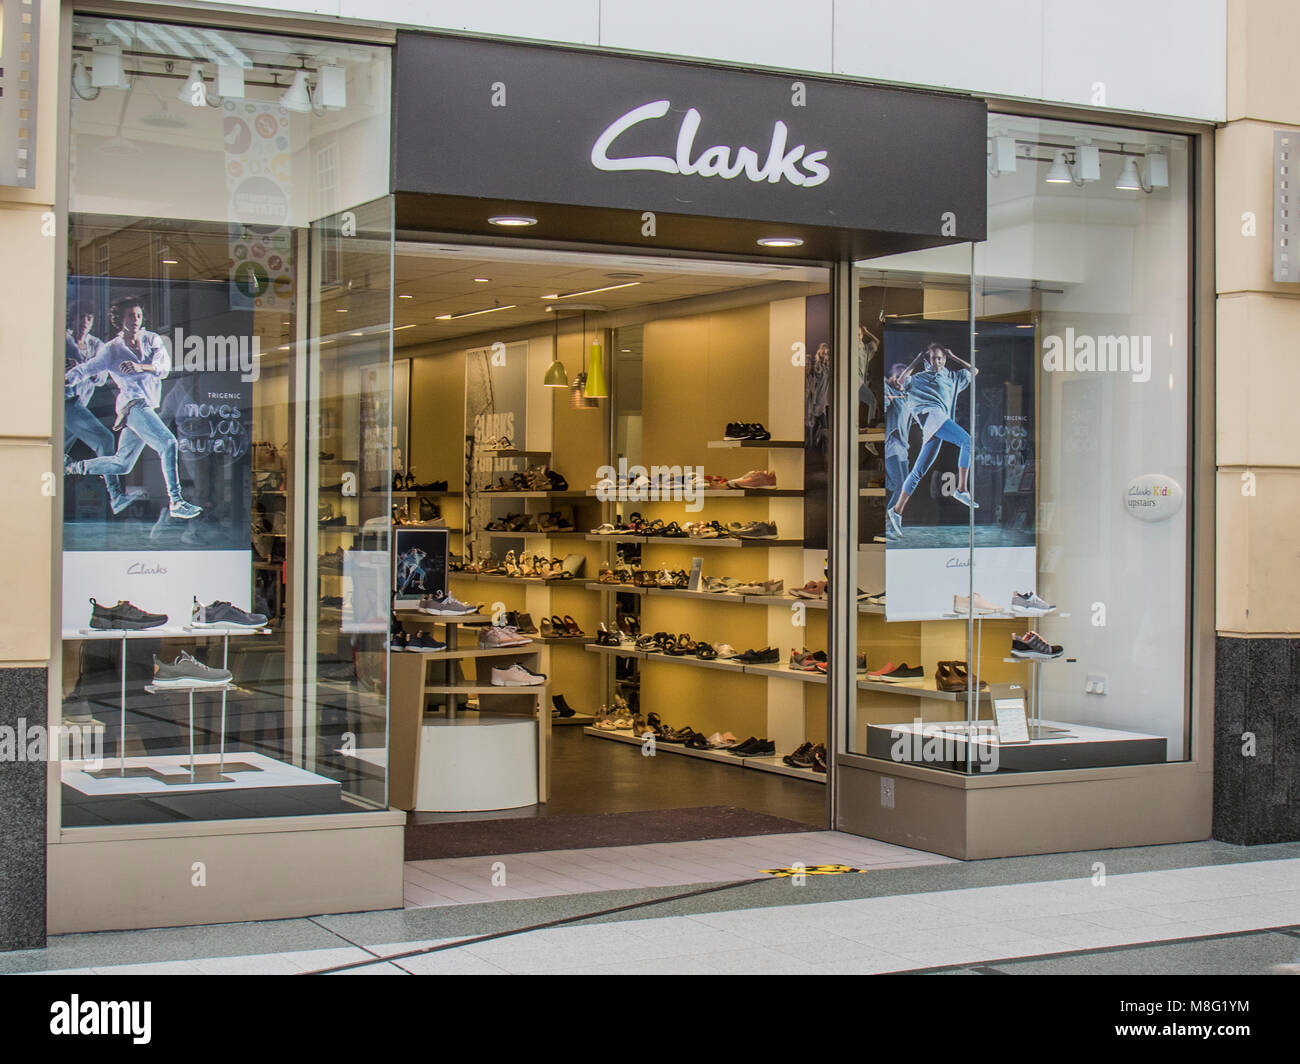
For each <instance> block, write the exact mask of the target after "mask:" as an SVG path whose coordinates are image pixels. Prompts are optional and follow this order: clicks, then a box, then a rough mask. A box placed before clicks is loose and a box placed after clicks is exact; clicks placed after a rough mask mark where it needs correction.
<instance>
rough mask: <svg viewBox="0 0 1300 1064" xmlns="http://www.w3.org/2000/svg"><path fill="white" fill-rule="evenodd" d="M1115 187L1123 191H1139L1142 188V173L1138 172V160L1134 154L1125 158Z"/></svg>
mask: <svg viewBox="0 0 1300 1064" xmlns="http://www.w3.org/2000/svg"><path fill="white" fill-rule="evenodd" d="M1115 188H1117V189H1118V190H1119V191H1121V192H1137V191H1139V190H1140V189H1141V188H1142V175H1141V174H1140V173H1138V164H1137V160H1136V159H1135V158H1133V156H1131V155H1130V156H1127V157H1126V158H1125V159H1124V169H1122V170H1121V171H1120V172H1119V180H1118V181H1116V182H1115Z"/></svg>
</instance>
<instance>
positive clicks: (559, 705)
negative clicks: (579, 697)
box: [551, 695, 577, 717]
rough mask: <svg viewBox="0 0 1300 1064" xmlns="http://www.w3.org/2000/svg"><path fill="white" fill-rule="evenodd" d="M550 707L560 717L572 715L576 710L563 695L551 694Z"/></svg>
mask: <svg viewBox="0 0 1300 1064" xmlns="http://www.w3.org/2000/svg"><path fill="white" fill-rule="evenodd" d="M551 708H552V709H553V710H554V711H555V713H556V715H557V716H560V717H572V716H573V715H574V714H575V713H576V712H577V710H575V709H573V708H571V707H570V705H569V703H568V702H566V701H565V700H564V695H551Z"/></svg>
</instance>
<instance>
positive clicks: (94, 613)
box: [90, 599, 167, 632]
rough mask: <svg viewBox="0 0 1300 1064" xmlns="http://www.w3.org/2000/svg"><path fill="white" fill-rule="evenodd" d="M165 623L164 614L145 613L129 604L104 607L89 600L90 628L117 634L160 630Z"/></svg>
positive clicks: (120, 603) (165, 617)
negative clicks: (150, 629) (116, 632)
mask: <svg viewBox="0 0 1300 1064" xmlns="http://www.w3.org/2000/svg"><path fill="white" fill-rule="evenodd" d="M166 623H167V614H165V613H147V612H145V611H144V610H142V609H140V607H139V606H133V605H131V603H129V602H118V604H117V605H116V606H105V605H103V604H102V603H99V602H96V601H95V600H94V599H91V600H90V627H91V628H98V629H101V630H111V631H118V632H139V631H143V630H144V629H146V628H161V627H162V626H163V625H164V624H166Z"/></svg>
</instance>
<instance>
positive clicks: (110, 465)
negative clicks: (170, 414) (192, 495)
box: [83, 403, 185, 505]
mask: <svg viewBox="0 0 1300 1064" xmlns="http://www.w3.org/2000/svg"><path fill="white" fill-rule="evenodd" d="M146 445H148V446H149V447H151V448H152V449H153V450H154V451H156V452H157V453H158V460H159V461H160V462H161V463H162V474H163V483H164V484H165V485H166V486H167V501H168V502H170V503H172V504H173V505H175V504H176V503H181V502H184V501H185V500H184V498H183V497H182V496H181V478H180V472H179V471H178V469H177V467H176V452H177V447H176V437H175V436H173V435H172V434H171V430H170V429H168V428H167V426H166V425H164V424H163V420H162V418H160V417H159V416H158V415H157V414H156V413H155V412H154V411H153V410H150V409H149V407H147V406H145V404H144V403H139V404H137V405H136V406H133V407H131V408H130V409H129V410H128V411H127V412H126V423H125V424H124V425H123V426H122V432H121V434H120V435H119V436H118V438H117V453H116V454H113V455H110V456H109V457H107V458H92V459H90V461H88V462H86V463H85V465H84V467H83V468H84V469H85V472H86V473H87V475H89V476H96V475H98V476H113V475H117V476H125V475H126V474H127V473H129V472H131V470H132V469H134V468H135V463H136V460H137V459H138V458H139V457H140V452H141V451H142V450H144V448H145V446H146Z"/></svg>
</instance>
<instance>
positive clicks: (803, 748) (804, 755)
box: [781, 743, 813, 768]
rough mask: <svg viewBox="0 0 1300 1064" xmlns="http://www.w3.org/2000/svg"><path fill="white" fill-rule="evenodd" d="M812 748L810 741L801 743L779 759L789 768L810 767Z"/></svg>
mask: <svg viewBox="0 0 1300 1064" xmlns="http://www.w3.org/2000/svg"><path fill="white" fill-rule="evenodd" d="M812 748H813V744H812V743H803V744H801V745H800V746H799V747H798V748H797V749H796V750H794V751H792V752H791V753H788V754H786V755H785V756H784V757H783V758H781V760H782V761H784V762H785V763H786V764H787V765H789V766H790V767H791V768H812Z"/></svg>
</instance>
